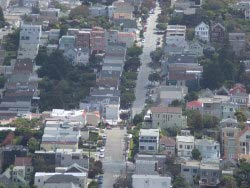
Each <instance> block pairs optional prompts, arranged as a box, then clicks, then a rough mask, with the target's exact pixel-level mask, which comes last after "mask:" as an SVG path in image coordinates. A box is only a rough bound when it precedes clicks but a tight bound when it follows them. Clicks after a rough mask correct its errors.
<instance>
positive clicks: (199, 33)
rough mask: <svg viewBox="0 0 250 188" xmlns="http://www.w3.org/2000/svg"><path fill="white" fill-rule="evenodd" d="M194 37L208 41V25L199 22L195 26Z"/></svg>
mask: <svg viewBox="0 0 250 188" xmlns="http://www.w3.org/2000/svg"><path fill="white" fill-rule="evenodd" d="M195 37H196V38H198V39H200V40H202V41H204V42H209V26H208V25H207V24H205V23H204V22H201V23H200V24H199V25H198V26H196V27H195Z"/></svg>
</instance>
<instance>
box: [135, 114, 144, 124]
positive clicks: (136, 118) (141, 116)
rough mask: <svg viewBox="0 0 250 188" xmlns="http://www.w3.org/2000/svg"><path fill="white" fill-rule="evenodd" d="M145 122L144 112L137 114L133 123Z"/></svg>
mask: <svg viewBox="0 0 250 188" xmlns="http://www.w3.org/2000/svg"><path fill="white" fill-rule="evenodd" d="M142 122H143V115H142V114H136V115H135V116H134V118H133V124H134V125H137V124H139V123H142Z"/></svg>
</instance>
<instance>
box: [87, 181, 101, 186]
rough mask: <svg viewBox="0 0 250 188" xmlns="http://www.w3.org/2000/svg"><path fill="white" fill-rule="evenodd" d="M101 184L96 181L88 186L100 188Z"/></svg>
mask: <svg viewBox="0 0 250 188" xmlns="http://www.w3.org/2000/svg"><path fill="white" fill-rule="evenodd" d="M98 187H99V184H98V182H96V181H91V182H90V183H89V185H88V188H98Z"/></svg>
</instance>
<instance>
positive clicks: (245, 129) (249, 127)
mask: <svg viewBox="0 0 250 188" xmlns="http://www.w3.org/2000/svg"><path fill="white" fill-rule="evenodd" d="M247 131H250V126H246V127H245V128H244V129H243V130H242V131H241V132H240V136H239V137H241V136H242V135H243V134H244V133H245V132H247Z"/></svg>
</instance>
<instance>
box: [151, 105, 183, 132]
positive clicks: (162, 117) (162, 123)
mask: <svg viewBox="0 0 250 188" xmlns="http://www.w3.org/2000/svg"><path fill="white" fill-rule="evenodd" d="M151 113H152V126H153V128H170V127H171V128H173V127H180V128H184V127H186V126H187V117H186V116H183V115H182V109H181V108H179V107H153V108H151Z"/></svg>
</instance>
